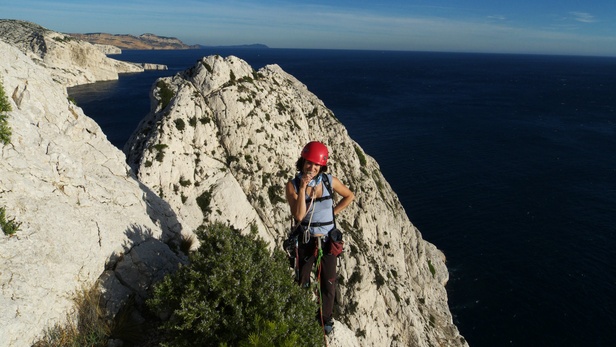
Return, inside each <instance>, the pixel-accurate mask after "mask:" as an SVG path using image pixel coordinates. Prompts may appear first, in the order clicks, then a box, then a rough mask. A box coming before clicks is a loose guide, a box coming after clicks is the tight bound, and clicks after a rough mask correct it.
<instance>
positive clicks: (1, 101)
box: [0, 81, 12, 145]
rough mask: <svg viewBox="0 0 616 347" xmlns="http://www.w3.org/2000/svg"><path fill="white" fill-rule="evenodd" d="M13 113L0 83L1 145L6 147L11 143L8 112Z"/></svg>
mask: <svg viewBox="0 0 616 347" xmlns="http://www.w3.org/2000/svg"><path fill="white" fill-rule="evenodd" d="M10 111H12V108H11V104H10V103H9V100H8V98H7V97H6V93H5V92H4V86H3V85H2V82H1V81H0V143H3V144H5V145H7V144H9V143H11V133H12V131H11V127H10V126H9V123H8V119H7V118H8V115H7V114H6V112H10Z"/></svg>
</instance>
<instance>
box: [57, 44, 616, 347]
mask: <svg viewBox="0 0 616 347" xmlns="http://www.w3.org/2000/svg"><path fill="white" fill-rule="evenodd" d="M210 54H219V55H222V56H227V55H236V56H238V57H240V58H242V59H244V60H246V61H247V62H248V63H250V64H251V65H252V66H253V67H254V68H255V69H258V68H260V67H262V66H264V65H266V64H272V63H275V64H278V65H280V66H281V67H282V68H283V69H284V70H285V71H287V72H288V73H290V74H292V75H294V76H295V77H296V78H298V79H299V80H300V81H302V82H303V83H304V84H306V86H307V87H308V89H309V90H310V91H312V92H313V93H314V94H316V95H317V96H318V97H319V98H320V99H321V100H323V101H324V103H325V105H326V106H327V107H328V108H330V109H331V110H332V111H333V112H334V113H335V115H336V117H338V119H340V120H341V121H342V123H343V124H344V125H345V126H346V127H347V129H348V131H349V134H350V135H351V137H352V138H353V139H354V140H356V141H357V142H358V143H359V144H360V145H361V147H362V148H363V149H364V150H365V151H366V152H367V153H368V154H370V155H371V156H373V157H374V158H375V159H376V160H377V161H378V162H379V164H380V166H381V170H382V171H383V174H384V175H385V178H386V179H387V180H388V181H389V183H390V184H391V185H392V187H393V189H394V190H395V192H396V193H397V194H398V196H399V197H400V200H401V201H402V204H403V205H404V208H405V210H406V213H407V214H408V216H409V218H410V220H411V221H412V222H413V223H414V224H415V225H416V226H417V227H418V228H419V229H420V231H421V233H422V235H423V237H424V239H426V240H428V241H429V242H431V243H433V244H435V245H436V246H437V247H438V248H439V249H441V250H442V251H443V252H444V253H445V255H446V256H447V266H448V268H449V271H450V276H451V277H450V281H449V283H448V284H447V287H446V288H447V291H448V294H449V306H450V309H451V312H452V314H453V316H454V322H455V324H456V325H457V326H458V327H459V329H460V332H461V334H462V335H463V336H465V338H466V339H467V341H468V342H469V344H470V345H471V346H472V347H499V346H523V347H526V346H614V345H615V343H616V259H615V258H616V257H615V256H614V254H616V58H600V57H576V56H540V55H498V54H458V53H428V52H392V51H345V50H293V49H231V48H212V49H204V50H187V51H125V52H124V53H123V54H122V55H118V56H113V57H115V58H117V59H120V60H127V61H134V62H150V63H160V64H166V65H168V66H169V68H170V69H169V70H168V71H150V72H145V73H141V74H129V75H123V76H122V77H120V79H119V81H111V82H99V83H95V84H92V85H87V86H80V87H76V88H71V89H70V90H69V93H70V95H71V96H72V97H73V98H75V100H76V101H77V103H78V105H79V106H81V107H82V108H83V109H84V111H85V113H86V114H87V115H89V116H90V117H92V118H94V119H95V120H96V121H97V122H98V123H99V124H100V126H101V127H102V129H103V131H104V132H105V134H106V135H107V136H108V138H109V139H110V141H111V142H112V143H113V144H115V145H116V146H118V147H119V148H122V146H123V145H124V143H125V142H126V141H127V139H128V137H129V136H130V134H131V133H132V131H133V130H134V129H135V127H136V126H137V123H138V122H139V121H140V120H141V119H142V118H143V117H144V116H145V115H146V114H147V113H148V111H149V99H148V91H149V89H150V87H151V85H152V84H153V83H154V81H155V79H156V78H157V77H160V76H169V75H173V74H175V73H177V72H179V71H182V70H184V69H187V68H189V67H190V66H192V65H193V64H194V63H195V62H196V61H197V60H198V59H199V58H201V57H202V56H206V55H210Z"/></svg>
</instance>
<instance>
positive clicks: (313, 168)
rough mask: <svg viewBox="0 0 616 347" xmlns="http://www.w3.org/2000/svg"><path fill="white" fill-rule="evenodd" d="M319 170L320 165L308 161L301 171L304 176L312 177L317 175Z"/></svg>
mask: <svg viewBox="0 0 616 347" xmlns="http://www.w3.org/2000/svg"><path fill="white" fill-rule="evenodd" d="M320 170H321V165H319V164H316V163H313V162H311V161H310V160H306V162H305V163H304V170H303V171H304V174H305V175H310V176H311V177H314V176H316V175H318V174H319V171H320Z"/></svg>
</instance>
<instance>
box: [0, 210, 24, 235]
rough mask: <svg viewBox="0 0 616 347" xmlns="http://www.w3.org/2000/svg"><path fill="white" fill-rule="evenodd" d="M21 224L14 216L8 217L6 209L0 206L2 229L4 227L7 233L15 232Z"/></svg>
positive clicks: (0, 226) (0, 225)
mask: <svg viewBox="0 0 616 347" xmlns="http://www.w3.org/2000/svg"><path fill="white" fill-rule="evenodd" d="M20 226H21V222H15V219H14V218H11V219H8V218H7V217H6V209H5V208H4V207H0V229H2V231H3V232H4V234H5V235H13V234H15V233H16V232H17V231H18V230H19V227H20Z"/></svg>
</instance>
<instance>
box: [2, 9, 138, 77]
mask: <svg viewBox="0 0 616 347" xmlns="http://www.w3.org/2000/svg"><path fill="white" fill-rule="evenodd" d="M0 38H2V39H3V40H4V41H5V42H7V43H10V44H12V45H13V46H15V47H17V48H19V49H20V50H21V51H22V52H23V53H24V54H26V55H27V56H28V57H30V58H31V59H32V60H33V61H35V62H36V63H37V64H39V65H41V66H44V67H46V68H47V69H48V71H49V72H50V73H51V75H52V76H53V78H54V80H56V81H58V82H59V83H61V84H62V85H64V86H67V87H70V86H75V85H78V84H86V83H93V82H96V81H105V80H115V79H118V73H126V72H142V71H143V67H141V66H140V65H138V64H132V63H127V62H123V61H119V60H115V59H111V58H108V57H107V56H106V55H105V53H103V52H102V51H101V50H100V49H98V48H97V47H95V46H94V45H92V44H90V43H88V42H85V41H78V40H75V39H74V38H72V37H70V36H68V35H65V34H61V33H58V32H55V31H51V30H48V29H45V28H43V27H41V26H39V25H36V24H33V23H29V22H24V21H16V20H0Z"/></svg>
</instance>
